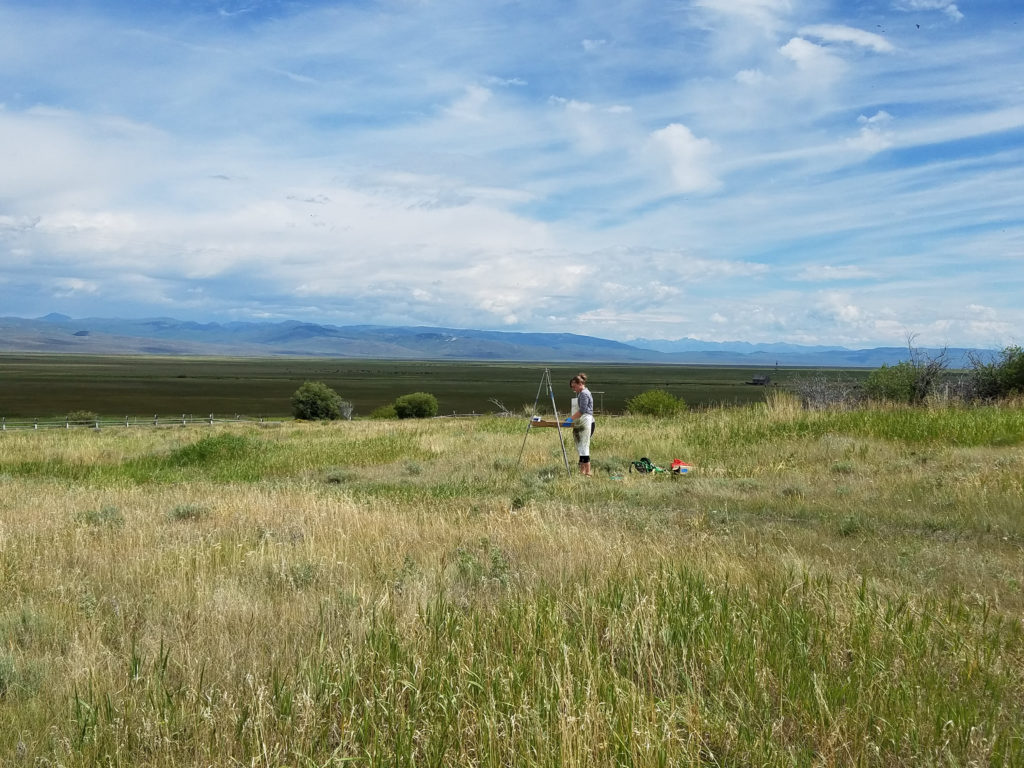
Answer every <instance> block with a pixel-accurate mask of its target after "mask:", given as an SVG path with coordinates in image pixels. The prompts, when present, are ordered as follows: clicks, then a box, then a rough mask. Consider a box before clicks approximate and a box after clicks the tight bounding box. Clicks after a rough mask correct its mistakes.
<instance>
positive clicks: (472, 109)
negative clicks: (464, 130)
mask: <svg viewBox="0 0 1024 768" xmlns="http://www.w3.org/2000/svg"><path fill="white" fill-rule="evenodd" d="M493 95H494V94H493V92H492V91H491V90H490V89H488V88H484V87H483V86H480V85H467V86H466V87H465V92H464V93H463V95H462V96H460V97H459V98H458V99H456V100H455V101H454V102H452V104H451V106H449V107H448V108H447V109H445V112H446V113H447V114H449V115H451V116H452V117H454V118H457V119H459V120H471V121H474V122H477V121H480V120H483V119H484V116H483V111H484V107H486V106H487V104H488V102H490V100H491V97H492V96H493Z"/></svg>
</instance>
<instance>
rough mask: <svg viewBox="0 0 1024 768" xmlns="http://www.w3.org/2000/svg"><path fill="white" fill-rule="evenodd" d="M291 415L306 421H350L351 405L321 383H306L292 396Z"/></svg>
mask: <svg viewBox="0 0 1024 768" xmlns="http://www.w3.org/2000/svg"><path fill="white" fill-rule="evenodd" d="M292 413H293V414H294V415H295V418H296V419H306V420H307V421H333V420H335V419H342V418H344V419H351V418H352V404H351V403H350V402H348V401H346V400H343V399H342V397H341V395H339V394H338V393H337V392H335V391H334V390H333V389H331V388H330V387H328V386H327V385H326V384H324V383H323V382H322V381H307V382H306V383H304V384H303V385H302V386H301V387H299V388H298V389H297V390H295V394H293V395H292Z"/></svg>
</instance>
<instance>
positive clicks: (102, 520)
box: [75, 504, 124, 528]
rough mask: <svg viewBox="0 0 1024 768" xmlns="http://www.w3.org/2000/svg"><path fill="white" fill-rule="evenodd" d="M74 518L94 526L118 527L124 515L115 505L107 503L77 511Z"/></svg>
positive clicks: (122, 523)
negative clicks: (95, 507) (96, 507)
mask: <svg viewBox="0 0 1024 768" xmlns="http://www.w3.org/2000/svg"><path fill="white" fill-rule="evenodd" d="M75 519H76V520H77V521H78V522H79V523H81V524H82V525H88V526H92V527H94V528H103V527H107V528H120V527H121V526H123V525H124V515H123V514H122V512H121V510H120V509H118V508H117V507H115V506H113V505H110V504H107V505H105V506H102V507H100V508H99V509H87V510H85V511H82V512H78V513H77V514H76V515H75Z"/></svg>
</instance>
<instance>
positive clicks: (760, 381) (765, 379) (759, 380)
mask: <svg viewBox="0 0 1024 768" xmlns="http://www.w3.org/2000/svg"><path fill="white" fill-rule="evenodd" d="M747 383H748V384H753V385H755V386H758V387H767V386H768V385H769V384H771V383H772V377H771V376H768V375H767V374H764V373H762V374H759V375H757V376H753V377H751V379H750V381H748V382H747Z"/></svg>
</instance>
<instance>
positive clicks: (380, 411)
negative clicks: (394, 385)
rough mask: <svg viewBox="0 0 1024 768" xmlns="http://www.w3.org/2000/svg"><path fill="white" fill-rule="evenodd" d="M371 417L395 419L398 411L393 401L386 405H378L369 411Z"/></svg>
mask: <svg viewBox="0 0 1024 768" xmlns="http://www.w3.org/2000/svg"><path fill="white" fill-rule="evenodd" d="M370 418H371V419H397V418H398V412H397V411H396V410H395V404H394V403H388V404H387V405H379V406H377V407H376V408H374V409H373V410H372V411H370Z"/></svg>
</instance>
